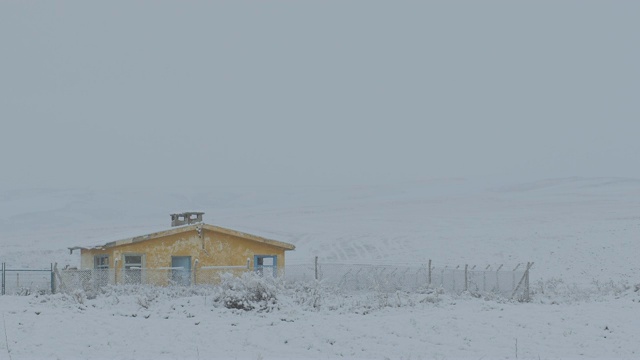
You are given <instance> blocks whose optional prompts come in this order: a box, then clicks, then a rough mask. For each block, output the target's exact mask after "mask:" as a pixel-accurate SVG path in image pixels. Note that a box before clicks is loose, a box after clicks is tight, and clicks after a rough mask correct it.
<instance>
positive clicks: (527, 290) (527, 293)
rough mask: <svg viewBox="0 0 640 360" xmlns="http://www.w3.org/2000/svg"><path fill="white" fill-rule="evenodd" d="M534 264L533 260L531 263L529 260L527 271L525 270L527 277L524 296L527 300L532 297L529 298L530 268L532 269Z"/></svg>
mask: <svg viewBox="0 0 640 360" xmlns="http://www.w3.org/2000/svg"><path fill="white" fill-rule="evenodd" d="M532 266H533V262H532V263H529V262H527V271H525V276H526V277H525V278H524V297H525V299H526V300H527V301H530V300H531V299H530V298H529V269H531V267H532Z"/></svg>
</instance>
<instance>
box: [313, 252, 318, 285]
mask: <svg viewBox="0 0 640 360" xmlns="http://www.w3.org/2000/svg"><path fill="white" fill-rule="evenodd" d="M314 268H315V278H316V280H318V257H317V256H316V258H315V262H314Z"/></svg>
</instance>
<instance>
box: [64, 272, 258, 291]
mask: <svg viewBox="0 0 640 360" xmlns="http://www.w3.org/2000/svg"><path fill="white" fill-rule="evenodd" d="M247 271H249V270H248V268H247V267H246V266H203V267H201V268H198V269H197V270H189V269H185V268H183V267H165V268H129V269H113V268H111V269H83V270H75V269H74V270H59V271H57V270H56V271H55V275H56V279H55V280H56V288H57V289H60V290H62V291H68V290H73V289H83V290H91V289H93V290H95V289H99V288H101V287H104V286H107V285H151V286H191V285H215V284H218V283H220V281H221V279H222V275H223V274H226V273H231V274H233V275H236V276H238V275H240V274H242V273H244V272H247Z"/></svg>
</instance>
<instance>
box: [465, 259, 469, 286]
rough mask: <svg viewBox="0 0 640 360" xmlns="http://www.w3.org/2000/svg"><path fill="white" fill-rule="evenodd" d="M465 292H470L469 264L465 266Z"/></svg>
mask: <svg viewBox="0 0 640 360" xmlns="http://www.w3.org/2000/svg"><path fill="white" fill-rule="evenodd" d="M464 291H469V264H464Z"/></svg>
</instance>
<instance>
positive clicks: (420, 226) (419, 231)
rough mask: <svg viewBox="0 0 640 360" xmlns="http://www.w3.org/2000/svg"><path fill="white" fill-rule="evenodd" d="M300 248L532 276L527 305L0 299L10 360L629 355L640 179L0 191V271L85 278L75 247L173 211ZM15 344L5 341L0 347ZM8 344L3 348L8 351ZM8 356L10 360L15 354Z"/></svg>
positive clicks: (639, 327) (307, 255)
mask: <svg viewBox="0 0 640 360" xmlns="http://www.w3.org/2000/svg"><path fill="white" fill-rule="evenodd" d="M188 210H198V211H204V212H205V221H206V222H208V223H212V224H215V225H220V226H225V227H230V228H234V229H238V230H241V231H246V232H249V233H255V234H258V235H262V236H266V237H270V238H273V239H277V240H282V241H286V242H291V243H293V244H295V245H296V247H297V248H296V250H295V251H293V252H290V253H288V254H287V262H288V263H289V264H300V263H310V262H311V261H312V259H313V257H314V256H319V257H320V259H321V260H322V261H325V262H344V263H380V264H407V263H412V264H415V263H424V262H426V261H427V260H428V259H432V260H433V262H434V265H438V266H440V265H452V266H455V265H459V264H470V265H478V266H485V265H499V264H505V266H507V267H511V266H515V265H516V264H518V263H523V262H527V261H533V262H535V265H534V267H533V269H532V273H531V286H532V289H533V291H534V295H533V300H532V302H531V303H526V304H523V303H512V302H508V301H504V300H500V299H476V298H471V297H465V296H459V297H453V296H451V295H446V294H441V295H438V296H437V297H435V298H434V295H433V294H392V295H391V296H389V295H385V294H377V293H375V292H372V293H371V294H364V295H363V294H360V295H352V296H351V295H350V296H344V295H342V296H339V295H336V294H334V293H332V292H326V293H325V294H323V295H322V296H323V301H322V303H321V306H319V307H311V306H308V304H307V305H305V304H301V303H299V302H298V301H296V296H297V295H295V294H294V293H283V294H280V296H279V299H278V301H279V308H278V309H274V310H273V311H269V312H258V311H255V310H254V311H249V312H244V311H238V310H229V309H225V308H224V307H220V306H215V305H214V304H213V302H212V299H210V298H208V297H207V296H205V295H204V294H183V295H175V294H174V295H170V294H165V293H162V294H161V295H160V296H157V297H155V298H154V300H153V301H151V302H150V303H149V306H148V308H145V307H144V306H141V304H140V296H141V295H136V294H121V295H119V296H118V295H114V294H102V295H99V296H98V297H97V298H95V299H87V298H86V297H83V295H82V294H80V295H78V296H77V297H74V296H70V295H60V294H57V295H52V296H46V295H40V296H36V295H31V296H26V297H17V296H2V297H0V309H1V310H0V311H1V312H2V314H3V317H4V320H3V321H4V323H3V325H5V324H6V326H3V327H4V329H3V332H6V341H1V340H0V358H3V356H6V357H8V356H9V355H11V357H12V359H33V358H61V359H67V358H119V359H130V358H131V359H133V358H167V359H168V358H202V359H205V358H250V359H251V358H253V359H259V358H265V359H267V358H274V359H275V358H338V357H347V358H380V359H383V358H390V359H395V358H404V359H408V358H411V359H418V358H425V359H426V358H449V359H450V358H473V359H479V358H515V356H516V339H517V354H518V358H536V359H537V358H542V359H545V358H580V357H599V358H637V357H638V354H640V345H639V343H640V342H638V341H637V339H638V334H639V333H640V296H639V292H635V291H634V290H635V285H636V284H638V283H640V263H638V260H637V259H638V254H640V242H638V241H637V239H638V235H639V234H640V181H638V180H633V179H613V178H589V179H581V178H571V179H557V180H546V181H539V182H532V183H528V184H516V185H513V186H491V187H487V186H478V185H473V184H468V183H467V182H466V181H463V180H457V179H452V180H439V181H423V182H413V183H404V184H390V185H378V186H361V187H350V188H293V189H282V188H260V189H255V188H212V189H197V190H188V191H187V190H169V191H161V190H157V189H137V190H136V189H128V190H98V189H66V190H60V189H40V190H33V189H29V190H12V191H9V190H4V191H1V192H0V243H1V245H2V252H1V253H0V261H2V262H6V263H7V265H8V266H11V267H31V268H48V267H49V264H50V263H51V262H57V263H58V264H59V265H64V264H70V265H77V264H78V263H79V255H78V254H77V253H75V254H73V255H69V253H68V250H66V248H67V247H71V246H75V245H91V244H96V243H102V242H105V241H110V240H116V239H120V238H124V237H128V236H132V235H141V234H144V233H147V232H148V231H152V230H158V229H164V228H166V227H168V224H169V216H168V214H169V213H172V212H177V211H188ZM0 335H5V334H0ZM0 338H4V336H0ZM7 346H8V348H9V350H10V352H8V351H7Z"/></svg>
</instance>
